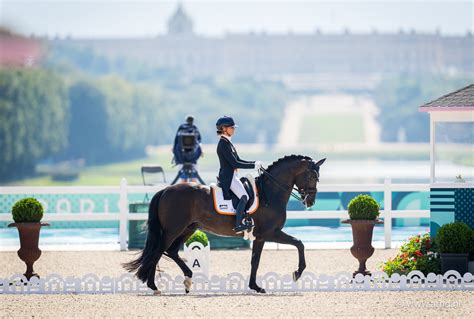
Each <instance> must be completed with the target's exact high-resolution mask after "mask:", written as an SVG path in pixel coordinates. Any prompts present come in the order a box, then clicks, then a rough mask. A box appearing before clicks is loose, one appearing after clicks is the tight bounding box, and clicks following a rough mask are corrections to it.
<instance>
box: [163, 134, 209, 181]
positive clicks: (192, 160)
mask: <svg viewBox="0 0 474 319" xmlns="http://www.w3.org/2000/svg"><path fill="white" fill-rule="evenodd" d="M198 135H199V133H198V132H197V131H196V130H195V129H194V127H186V128H181V129H180V130H178V132H177V133H176V141H175V146H174V149H173V153H174V162H175V164H177V165H182V167H181V169H180V170H179V172H178V174H177V176H176V178H175V179H174V180H173V182H172V183H171V184H174V183H176V182H177V181H178V180H180V179H181V180H182V181H184V182H191V181H199V182H200V183H201V184H205V183H204V181H203V180H202V178H201V177H200V176H199V174H198V172H197V169H196V163H197V160H198V159H199V157H200V156H201V154H202V150H201V145H200V144H199V141H198Z"/></svg>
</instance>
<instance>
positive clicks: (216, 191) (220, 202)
mask: <svg viewBox="0 0 474 319" xmlns="http://www.w3.org/2000/svg"><path fill="white" fill-rule="evenodd" d="M246 177H247V178H248V180H249V181H250V184H251V185H252V188H253V192H254V194H255V199H254V201H253V204H252V206H250V208H249V210H248V213H249V214H253V213H255V211H256V210H257V209H258V204H259V203H258V192H257V186H256V185H255V179H254V178H253V176H252V175H250V174H248V175H247V176H246ZM210 186H211V190H212V197H213V198H214V208H215V210H216V212H218V213H219V214H224V215H235V208H234V206H233V205H232V200H225V199H224V193H223V192H222V188H220V187H219V186H217V184H216V183H211V184H210Z"/></svg>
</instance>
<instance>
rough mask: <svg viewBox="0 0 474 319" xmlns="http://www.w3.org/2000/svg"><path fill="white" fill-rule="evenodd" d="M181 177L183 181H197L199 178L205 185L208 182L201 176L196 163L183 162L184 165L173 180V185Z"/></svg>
mask: <svg viewBox="0 0 474 319" xmlns="http://www.w3.org/2000/svg"><path fill="white" fill-rule="evenodd" d="M179 179H182V181H183V182H195V181H196V180H198V181H199V183H201V184H203V185H205V184H206V183H205V182H204V181H203V179H202V178H201V176H199V173H198V171H197V170H196V164H194V163H183V167H181V169H180V170H179V172H178V174H177V175H176V177H175V179H174V180H173V181H172V182H171V185H173V184H176V182H177V181H178V180H179Z"/></svg>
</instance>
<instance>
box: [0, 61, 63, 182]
mask: <svg viewBox="0 0 474 319" xmlns="http://www.w3.org/2000/svg"><path fill="white" fill-rule="evenodd" d="M67 118H68V99H67V93H66V88H65V86H64V85H63V83H62V81H61V79H60V78H58V77H57V76H56V75H55V74H54V73H52V72H49V71H45V70H41V69H0V149H1V150H2V152H1V153H0V180H4V181H5V180H9V179H14V178H19V177H22V176H26V175H29V174H32V173H33V172H34V166H35V163H36V162H37V161H38V160H40V159H42V158H45V157H49V156H51V155H54V154H56V153H58V152H60V151H61V150H62V149H64V147H65V146H66V144H67V134H66V125H67Z"/></svg>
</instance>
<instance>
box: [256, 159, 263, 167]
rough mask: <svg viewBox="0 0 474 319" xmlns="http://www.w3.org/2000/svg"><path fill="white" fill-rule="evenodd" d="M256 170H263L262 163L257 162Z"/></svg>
mask: <svg viewBox="0 0 474 319" xmlns="http://www.w3.org/2000/svg"><path fill="white" fill-rule="evenodd" d="M255 168H256V169H261V168H263V165H262V162H260V161H255Z"/></svg>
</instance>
